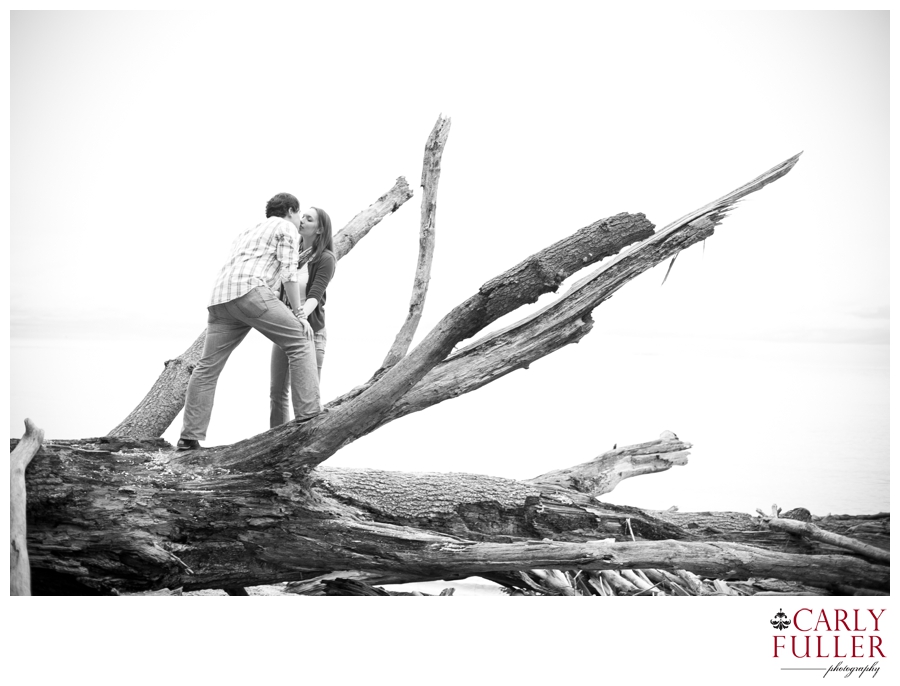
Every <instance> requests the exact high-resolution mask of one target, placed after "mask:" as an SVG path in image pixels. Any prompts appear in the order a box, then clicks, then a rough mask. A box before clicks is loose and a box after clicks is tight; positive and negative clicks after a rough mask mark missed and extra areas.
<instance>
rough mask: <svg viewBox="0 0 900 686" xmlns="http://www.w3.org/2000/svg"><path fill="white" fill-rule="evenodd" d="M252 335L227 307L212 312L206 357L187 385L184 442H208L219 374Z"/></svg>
mask: <svg viewBox="0 0 900 686" xmlns="http://www.w3.org/2000/svg"><path fill="white" fill-rule="evenodd" d="M249 331H250V327H249V326H248V325H247V324H245V323H243V322H241V321H238V320H236V319H234V318H233V317H231V316H229V314H228V312H227V310H226V308H225V306H224V305H213V306H212V307H210V308H209V319H208V320H207V325H206V341H205V343H204V344H203V355H202V356H201V358H200V361H199V362H198V363H197V366H196V367H194V371H193V372H192V373H191V378H190V381H188V387H187V396H186V397H185V400H184V424H183V425H182V427H181V438H185V439H194V440H198V441H202V440H203V439H205V438H206V429H207V428H208V427H209V420H210V417H211V416H212V407H213V400H214V399H215V395H216V382H217V381H218V380H219V374H221V373H222V368H223V367H224V366H225V362H226V361H227V360H228V356H229V355H231V352H232V351H233V350H234V349H235V348H236V347H237V345H238V343H240V342H241V341H242V340H244V337H245V336H246V335H247V333H248V332H249Z"/></svg>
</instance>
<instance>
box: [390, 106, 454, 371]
mask: <svg viewBox="0 0 900 686" xmlns="http://www.w3.org/2000/svg"><path fill="white" fill-rule="evenodd" d="M449 135H450V118H449V117H444V116H440V117H438V120H437V123H435V125H434V128H433V129H432V131H431V135H429V136H428V142H427V143H426V144H425V159H424V160H423V161H422V218H421V222H420V229H419V259H418V261H417V263H416V276H415V279H414V280H413V289H412V295H411V296H410V299H409V313H408V314H407V316H406V320H405V321H404V322H403V326H401V327H400V331H398V332H397V337H396V338H395V339H394V343H393V344H392V345H391V349H390V350H389V351H388V354H387V356H386V357H385V358H384V362H382V363H381V366H382V367H384V368H385V369H387V368H388V367H393V366H394V365H395V364H397V362H399V361H400V360H401V358H403V356H404V355H406V353H407V351H408V350H409V345H410V343H412V339H413V336H414V335H415V333H416V329H417V328H418V327H419V320H420V319H421V318H422V310H423V309H424V307H425V296H426V295H427V294H428V281H429V280H430V279H431V261H432V257H433V256H434V226H435V215H436V214H437V189H438V182H439V181H440V179H441V157H442V156H443V154H444V145H446V143H447V137H448V136H449Z"/></svg>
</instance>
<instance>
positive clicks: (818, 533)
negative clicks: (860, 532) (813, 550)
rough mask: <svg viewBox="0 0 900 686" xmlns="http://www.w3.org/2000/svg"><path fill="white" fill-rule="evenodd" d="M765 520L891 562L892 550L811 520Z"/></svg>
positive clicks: (765, 518)
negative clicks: (812, 522)
mask: <svg viewBox="0 0 900 686" xmlns="http://www.w3.org/2000/svg"><path fill="white" fill-rule="evenodd" d="M763 521H765V522H766V524H768V525H769V527H770V528H772V529H778V530H779V531H786V532H788V533H789V534H795V535H797V536H808V537H809V538H812V539H814V540H816V541H822V542H823V543H828V544H830V545H833V546H837V547H838V548H846V549H847V550H852V551H853V552H855V553H859V554H860V555H862V556H863V557H867V558H869V559H870V560H875V561H876V562H883V563H885V564H890V563H891V552H890V550H884V549H882V548H877V547H875V546H873V545H868V544H867V543H863V542H862V541H858V540H856V539H854V538H850V537H849V536H841V535H840V534H835V533H832V532H831V531H825V530H824V529H820V528H819V527H817V526H816V525H815V524H811V523H809V522H798V521H796V520H794V519H782V518H780V517H763Z"/></svg>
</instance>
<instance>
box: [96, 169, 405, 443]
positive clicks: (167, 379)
mask: <svg viewBox="0 0 900 686" xmlns="http://www.w3.org/2000/svg"><path fill="white" fill-rule="evenodd" d="M412 195H413V193H412V191H411V190H410V188H409V185H408V184H407V183H406V179H404V178H403V177H402V176H401V177H399V178H398V179H397V181H396V182H395V183H394V186H393V187H392V188H391V189H390V190H389V191H388V192H387V193H385V194H384V195H382V196H381V197H380V198H378V200H376V201H375V202H374V203H372V204H371V205H370V206H369V207H368V208H366V209H365V210H363V211H362V212H360V213H359V214H357V215H356V216H355V217H353V219H351V220H350V221H349V222H348V223H347V225H346V226H345V227H344V228H343V229H341V231H340V232H338V234H337V235H336V236H335V237H334V252H335V256H336V257H337V259H341V258H342V257H344V255H346V254H347V253H348V252H350V250H352V249H353V247H354V246H355V245H356V244H357V243H358V242H359V241H360V240H362V238H363V237H364V236H365V235H366V234H368V233H369V231H370V230H371V229H372V228H373V227H374V226H375V225H376V224H378V222H380V221H381V220H382V219H384V218H385V217H386V216H387V215H389V214H391V213H393V212H395V211H396V210H397V208H398V207H400V205H402V204H403V203H405V202H406V201H407V200H409V199H410V198H411V197H412ZM205 341H206V331H205V330H204V331H203V332H201V333H200V335H199V336H198V337H197V339H196V340H195V341H194V342H193V343H191V345H190V346H189V347H188V349H187V350H185V351H184V352H183V353H182V354H181V355H179V356H178V357H176V358H175V359H172V360H168V361H166V363H165V365H164V367H165V368H164V370H163V372H162V374H160V376H159V378H158V379H157V380H156V382H154V384H153V386H152V387H151V388H150V390H149V391H148V392H147V395H146V396H145V397H144V399H143V400H141V402H140V403H138V405H137V407H135V408H134V409H133V410H132V411H131V413H130V414H129V415H128V416H127V417H125V419H123V420H122V421H121V422H120V423H119V424H118V426H116V427H115V428H114V429H113V430H112V431H110V432H109V434H108V435H109V436H123V437H135V438H158V437H159V436H162V435H163V433H164V432H165V431H166V429H168V428H169V426H170V425H171V424H172V422H173V421H174V420H175V417H177V416H178V413H179V412H181V410H182V409H183V408H184V399H185V396H186V394H187V385H188V381H189V380H190V378H191V372H192V371H193V369H194V367H195V366H196V365H197V363H198V362H199V361H200V355H201V354H202V353H203V344H204V343H205Z"/></svg>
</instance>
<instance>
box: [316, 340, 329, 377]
mask: <svg viewBox="0 0 900 686" xmlns="http://www.w3.org/2000/svg"><path fill="white" fill-rule="evenodd" d="M327 342H328V334H326V333H325V329H322V330H321V331H317V332H316V366H317V367H318V369H319V382H320V383H321V381H322V363H323V362H324V361H325V344H326V343H327Z"/></svg>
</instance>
